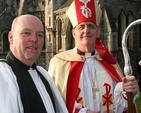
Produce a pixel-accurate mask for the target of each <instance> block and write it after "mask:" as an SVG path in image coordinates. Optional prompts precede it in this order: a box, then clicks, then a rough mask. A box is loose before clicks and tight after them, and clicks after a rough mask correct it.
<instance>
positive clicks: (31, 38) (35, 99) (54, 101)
mask: <svg viewBox="0 0 141 113" xmlns="http://www.w3.org/2000/svg"><path fill="white" fill-rule="evenodd" d="M8 40H9V43H10V51H9V53H8V54H7V56H6V59H4V60H0V113H67V112H68V111H67V109H66V106H65V104H64V102H63V100H62V98H61V96H60V93H59V91H58V89H57V87H56V86H55V84H54V82H53V80H52V79H51V77H50V76H49V74H48V72H47V71H46V70H45V69H43V68H42V67H40V66H36V64H35V61H36V59H37V58H38V56H39V55H40V53H41V51H42V47H43V43H44V27H43V24H42V22H41V21H40V20H39V19H38V18H37V17H35V16H33V15H27V14H26V15H21V16H19V17H16V18H15V19H14V21H13V23H12V27H11V31H10V32H9V34H8Z"/></svg>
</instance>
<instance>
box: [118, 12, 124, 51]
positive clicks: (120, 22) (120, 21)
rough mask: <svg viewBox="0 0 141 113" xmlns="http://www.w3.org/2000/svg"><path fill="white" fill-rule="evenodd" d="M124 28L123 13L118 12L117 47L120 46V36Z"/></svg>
mask: <svg viewBox="0 0 141 113" xmlns="http://www.w3.org/2000/svg"><path fill="white" fill-rule="evenodd" d="M124 30H125V15H124V13H123V12H120V13H119V15H118V48H121V47H122V36H123V33H124Z"/></svg>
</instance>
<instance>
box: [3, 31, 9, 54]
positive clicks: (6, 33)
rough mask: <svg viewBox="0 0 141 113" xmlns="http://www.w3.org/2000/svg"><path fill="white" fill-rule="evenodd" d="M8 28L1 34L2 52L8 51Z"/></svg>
mask: <svg viewBox="0 0 141 113" xmlns="http://www.w3.org/2000/svg"><path fill="white" fill-rule="evenodd" d="M8 32H9V31H8V30H6V31H4V32H3V33H2V35H1V38H2V52H3V53H5V52H6V53H7V52H8V51H9V41H8Z"/></svg>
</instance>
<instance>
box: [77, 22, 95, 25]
mask: <svg viewBox="0 0 141 113" xmlns="http://www.w3.org/2000/svg"><path fill="white" fill-rule="evenodd" d="M81 25H95V24H94V23H92V22H82V23H80V24H78V25H77V26H81Z"/></svg>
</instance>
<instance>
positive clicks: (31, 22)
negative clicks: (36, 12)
mask: <svg viewBox="0 0 141 113" xmlns="http://www.w3.org/2000/svg"><path fill="white" fill-rule="evenodd" d="M15 26H17V28H18V29H24V28H28V29H35V30H44V28H43V24H42V22H41V21H40V20H39V19H37V18H35V17H23V18H18V19H17V21H16V23H15Z"/></svg>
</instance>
